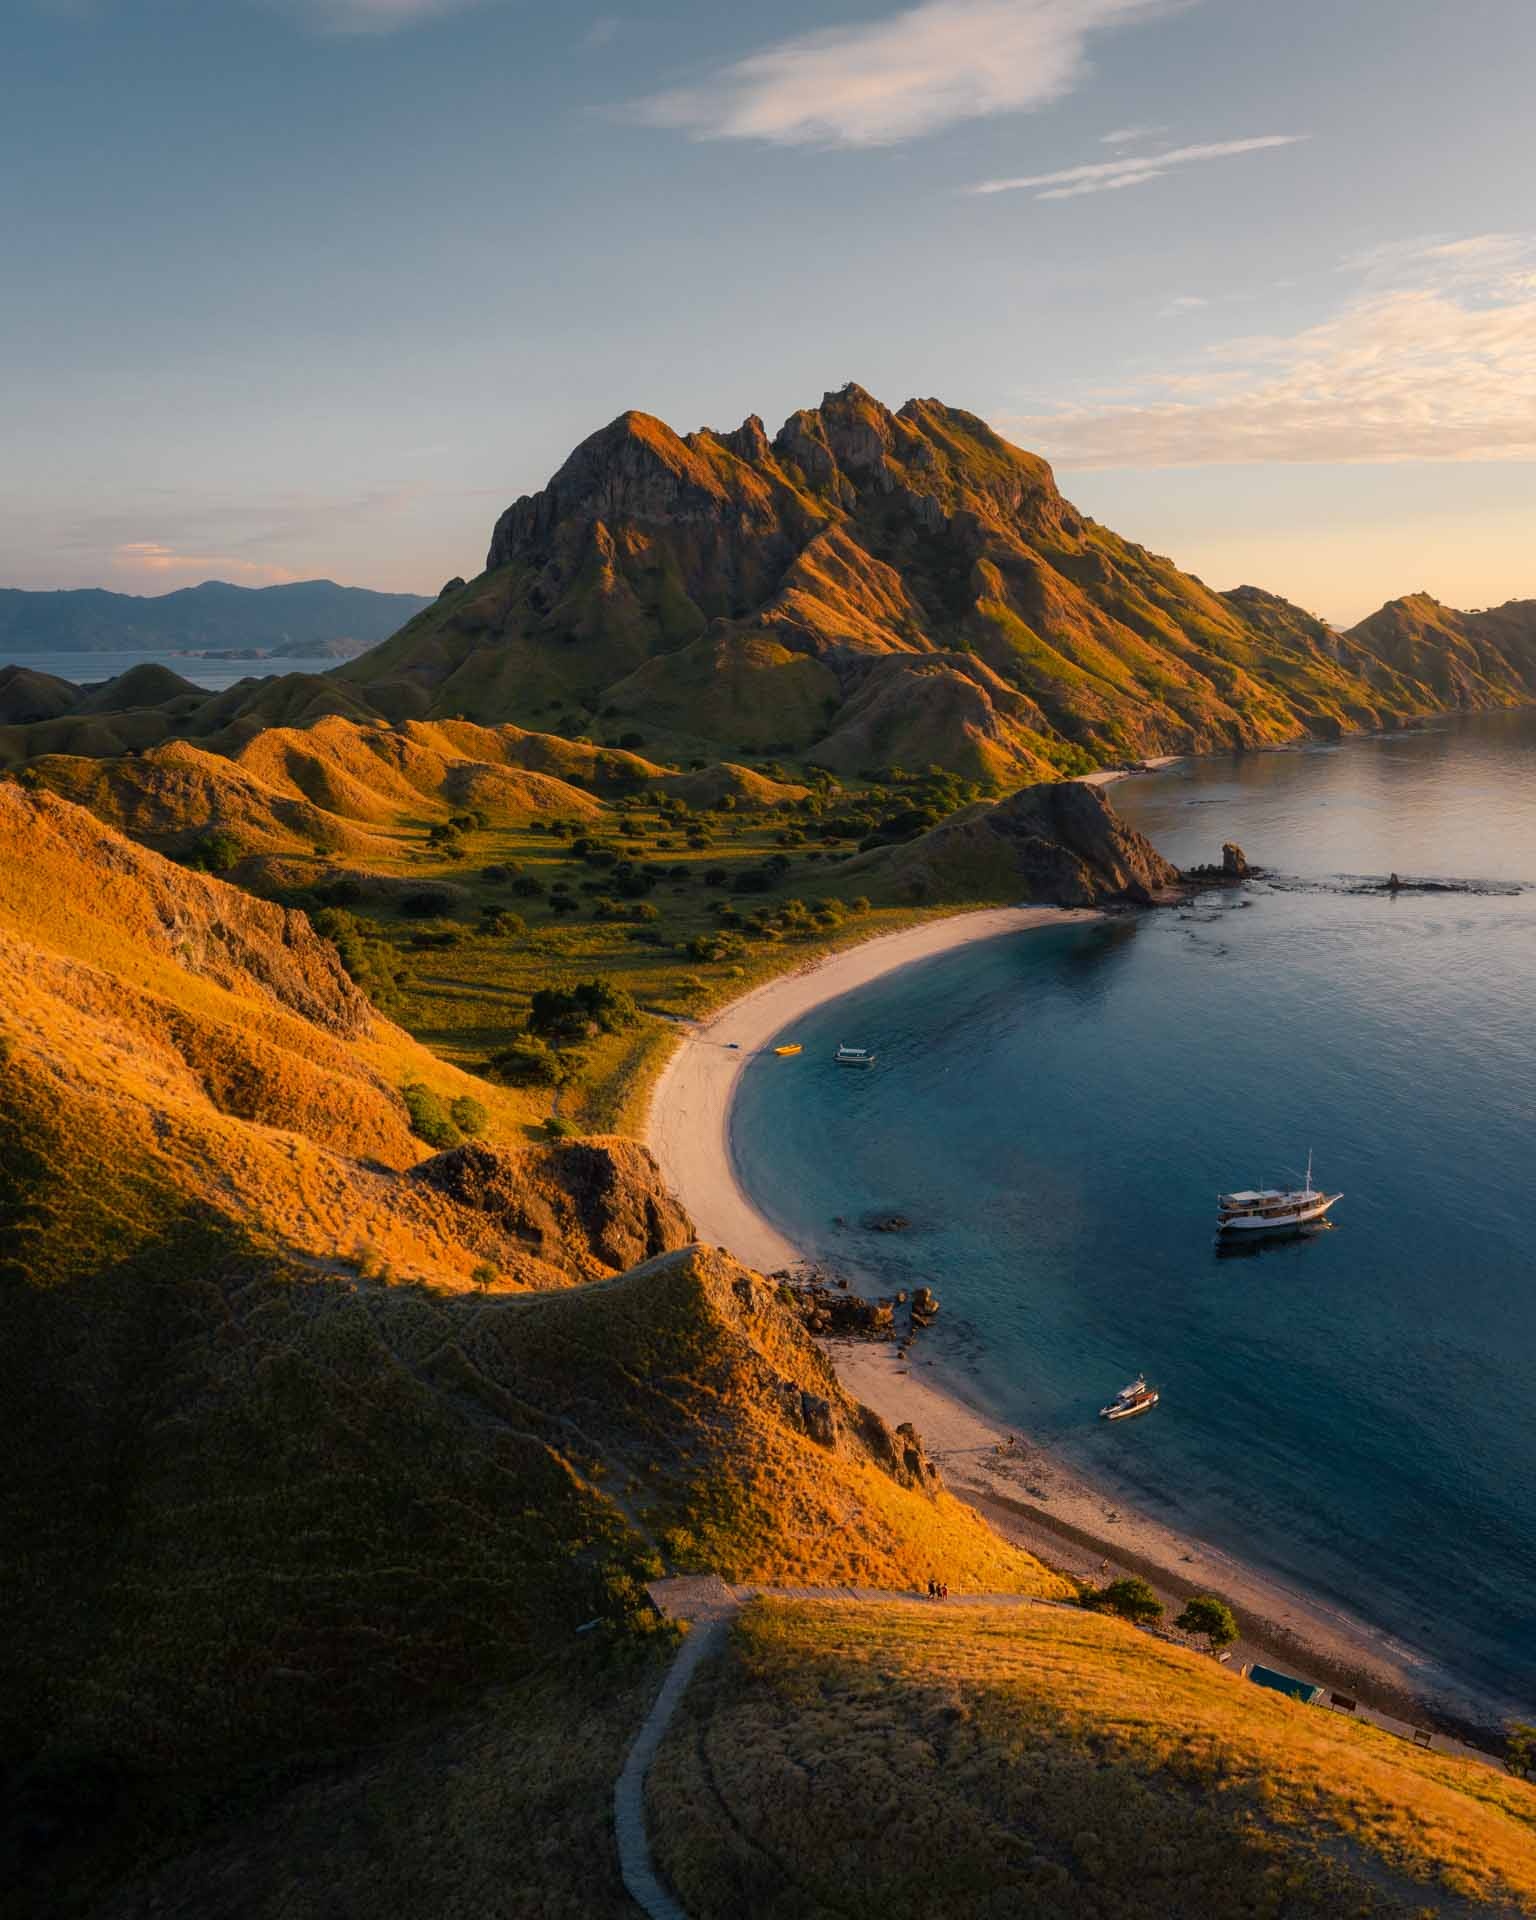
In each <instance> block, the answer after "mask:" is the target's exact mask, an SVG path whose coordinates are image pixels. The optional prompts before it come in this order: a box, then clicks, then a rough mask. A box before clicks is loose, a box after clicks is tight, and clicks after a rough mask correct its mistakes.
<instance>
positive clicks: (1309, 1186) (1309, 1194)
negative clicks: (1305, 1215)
mask: <svg viewBox="0 0 1536 1920" xmlns="http://www.w3.org/2000/svg"><path fill="white" fill-rule="evenodd" d="M1307 1198H1308V1199H1309V1200H1310V1199H1311V1198H1312V1149H1311V1148H1310V1147H1308V1148H1307Z"/></svg>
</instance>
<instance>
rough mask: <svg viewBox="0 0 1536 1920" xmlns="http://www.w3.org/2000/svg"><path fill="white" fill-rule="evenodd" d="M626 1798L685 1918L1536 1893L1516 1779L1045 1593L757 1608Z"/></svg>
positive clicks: (884, 1917)
mask: <svg viewBox="0 0 1536 1920" xmlns="http://www.w3.org/2000/svg"><path fill="white" fill-rule="evenodd" d="M651 1804H652V1809H653V1817H654V1820H655V1822H656V1826H657V1828H658V1831H659V1851H660V1854H661V1857H662V1860H663V1863H664V1865H665V1868H666V1871H667V1873H668V1875H669V1876H670V1878H671V1879H672V1881H673V1884H674V1885H675V1886H676V1887H677V1889H678V1891H679V1893H680V1896H681V1898H682V1900H683V1903H684V1905H685V1906H686V1907H687V1909H688V1911H689V1913H690V1914H692V1915H693V1916H695V1920H716V1916H718V1917H719V1920H725V1917H726V1916H728V1915H729V1916H734V1915H737V1914H742V1913H751V1914H753V1915H754V1916H758V1917H759V1920H779V1917H780V1916H783V1920H790V1917H791V1916H793V1917H794V1920H809V1917H810V1916H821V1915H832V1914H837V1915H840V1916H848V1917H849V1920H864V1917H865V1916H868V1917H869V1920H876V1916H878V1920H928V1916H930V1915H933V1914H939V1913H942V1914H945V1915H949V1916H954V1917H955V1920H979V1917H980V1916H994V1915H995V1916H998V1917H999V1920H1001V1916H1004V1915H1008V1916H1012V1915H1015V1914H1018V1913H1021V1912H1031V1911H1036V1910H1038V1911H1043V1912H1049V1913H1050V1914H1052V1915H1060V1916H1063V1917H1064V1920H1065V1917H1066V1916H1079V1915H1081V1916H1090V1915H1091V1916H1095V1920H1097V1916H1106V1917H1107V1916H1111V1915H1116V1914H1120V1913H1123V1912H1124V1911H1126V1910H1127V1908H1134V1909H1135V1910H1137V1911H1141V1912H1146V1913H1154V1914H1157V1915H1160V1916H1161V1915H1168V1916H1190V1920H1226V1917H1227V1916H1233V1917H1234V1920H1235V1917H1236V1916H1238V1915H1244V1916H1246V1915H1260V1914H1267V1915H1276V1916H1280V1915H1284V1916H1298V1917H1299V1916H1304V1915H1316V1916H1320V1917H1321V1916H1328V1917H1329V1920H1333V1916H1344V1915H1376V1914H1391V1915H1410V1914H1420V1913H1423V1914H1431V1913H1449V1914H1466V1913H1473V1912H1477V1913H1500V1914H1515V1913H1530V1912H1536V1790H1533V1789H1532V1788H1530V1787H1528V1786H1526V1785H1524V1784H1522V1783H1519V1782H1516V1781H1514V1780H1510V1779H1507V1778H1504V1777H1502V1776H1500V1775H1498V1774H1495V1773H1493V1772H1491V1771H1489V1770H1487V1769H1484V1768H1481V1767H1478V1766H1475V1765H1472V1764H1470V1763H1466V1762H1462V1761H1458V1760H1453V1759H1450V1758H1448V1757H1445V1756H1441V1755H1435V1754H1431V1753H1426V1752H1422V1751H1420V1750H1418V1749H1416V1748H1413V1747H1411V1746H1407V1745H1405V1744H1404V1743H1403V1742H1402V1741H1400V1740H1396V1739H1394V1738H1392V1737H1391V1736H1390V1735H1387V1734H1382V1733H1377V1732H1375V1731H1374V1730H1372V1729H1370V1728H1367V1727H1363V1726H1359V1725H1356V1724H1355V1723H1353V1722H1350V1721H1345V1720H1340V1719H1337V1718H1333V1717H1330V1716H1328V1715H1326V1714H1324V1713H1322V1712H1321V1711H1319V1710H1318V1709H1315V1708H1306V1707H1302V1706H1299V1705H1297V1704H1295V1703H1292V1702H1288V1701H1284V1700H1280V1699H1277V1698H1272V1697H1270V1696H1266V1695H1262V1694H1260V1693H1259V1692H1258V1691H1257V1690H1256V1689H1254V1688H1251V1687H1248V1686H1245V1685H1243V1684H1242V1683H1240V1682H1238V1681H1236V1680H1234V1678H1233V1677H1232V1676H1230V1675H1229V1674H1228V1673H1226V1672H1225V1671H1224V1670H1222V1669H1220V1668H1218V1667H1217V1666H1215V1665H1214V1664H1213V1663H1212V1662H1211V1661H1210V1660H1209V1659H1208V1658H1205V1657H1203V1656H1200V1655H1196V1654H1192V1653H1188V1652H1185V1651H1183V1650H1181V1649H1178V1648H1174V1647H1170V1646H1168V1645H1166V1644H1165V1643H1163V1642H1160V1641H1156V1640H1153V1639H1150V1638H1148V1637H1147V1636H1145V1635H1142V1634H1139V1633H1137V1632H1136V1631H1135V1630H1134V1629H1132V1628H1129V1627H1125V1626H1122V1625H1120V1624H1119V1623H1117V1622H1114V1621H1112V1620H1107V1619H1104V1618H1101V1617H1098V1616H1094V1615H1088V1614H1080V1613H1077V1612H1072V1611H1063V1610H1058V1609H1049V1610H1046V1609H1040V1610H1034V1609H1024V1610H1019V1611H1009V1612H996V1613H990V1614H988V1613H980V1612H974V1613H973V1612H965V1613H961V1612H959V1611H954V1612H949V1613H945V1612H942V1611H939V1610H934V1609H931V1608H926V1607H924V1606H922V1605H920V1604H918V1605H912V1606H901V1607H891V1608H883V1609H879V1610H876V1609H873V1608H870V1607H867V1606H862V1607H858V1606H850V1605H839V1604H815V1605H808V1604H803V1603H802V1604H788V1603H759V1604H758V1605H757V1606H755V1607H753V1608H752V1609H750V1610H749V1611H748V1612H747V1614H745V1615H744V1616H743V1618H742V1620H741V1622H740V1623H739V1626H738V1628H737V1631H736V1634H735V1637H734V1642H733V1645H732V1647H731V1649H730V1652H729V1654H728V1655H727V1656H726V1658H725V1659H724V1660H723V1661H722V1662H721V1663H720V1664H719V1665H718V1666H717V1668H716V1669H715V1670H714V1672H713V1673H712V1674H706V1675H705V1676H701V1682H700V1683H698V1690H697V1692H696V1693H694V1694H691V1695H690V1697H689V1701H688V1703H687V1704H686V1706H685V1719H684V1721H683V1723H682V1724H680V1725H679V1726H678V1728H677V1729H675V1731H674V1732H673V1734H672V1735H670V1736H669V1738H668V1740H667V1742H666V1743H665V1745H664V1747H663V1750H662V1753H661V1755H660V1756H659V1759H658V1762H657V1766H656V1769H655V1771H654V1772H653V1774H652V1778H651Z"/></svg>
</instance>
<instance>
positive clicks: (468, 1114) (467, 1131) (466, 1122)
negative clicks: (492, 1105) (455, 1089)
mask: <svg viewBox="0 0 1536 1920" xmlns="http://www.w3.org/2000/svg"><path fill="white" fill-rule="evenodd" d="M448 1114H449V1118H450V1119H451V1120H452V1121H453V1124H454V1125H455V1126H456V1127H457V1128H458V1130H459V1132H460V1133H462V1134H463V1135H464V1137H465V1139H466V1140H475V1139H478V1138H479V1136H480V1135H481V1134H482V1133H484V1132H485V1128H486V1122H487V1121H488V1120H489V1119H490V1117H491V1116H490V1115H489V1114H488V1113H487V1112H486V1110H485V1107H484V1105H483V1104H482V1103H481V1102H480V1101H479V1100H477V1099H476V1098H475V1096H474V1095H473V1094H472V1093H461V1094H458V1095H456V1096H455V1098H454V1099H452V1100H450V1101H449V1103H448Z"/></svg>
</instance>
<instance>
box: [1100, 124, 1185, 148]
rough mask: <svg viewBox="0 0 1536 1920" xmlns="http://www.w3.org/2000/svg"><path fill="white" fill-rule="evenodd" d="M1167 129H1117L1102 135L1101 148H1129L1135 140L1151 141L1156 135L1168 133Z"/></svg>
mask: <svg viewBox="0 0 1536 1920" xmlns="http://www.w3.org/2000/svg"><path fill="white" fill-rule="evenodd" d="M1167 131H1168V129H1167V128H1166V127H1116V128H1115V130H1114V132H1113V133H1101V134H1100V135H1099V145H1100V146H1101V147H1128V146H1129V145H1130V144H1131V142H1132V141H1133V140H1150V139H1151V138H1152V136H1153V135H1154V134H1157V133H1166V132H1167Z"/></svg>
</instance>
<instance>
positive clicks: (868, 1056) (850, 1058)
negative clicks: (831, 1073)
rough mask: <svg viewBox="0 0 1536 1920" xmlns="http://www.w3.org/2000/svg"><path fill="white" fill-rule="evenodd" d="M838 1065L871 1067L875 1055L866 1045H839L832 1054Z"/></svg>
mask: <svg viewBox="0 0 1536 1920" xmlns="http://www.w3.org/2000/svg"><path fill="white" fill-rule="evenodd" d="M832 1057H833V1059H834V1060H835V1061H836V1062H837V1064H838V1065H839V1066H840V1067H872V1066H873V1065H874V1064H875V1056H874V1055H873V1054H872V1053H871V1052H870V1050H869V1048H868V1047H839V1048H838V1050H837V1052H836V1053H835V1054H834V1055H833V1056H832Z"/></svg>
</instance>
